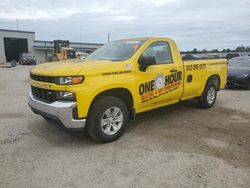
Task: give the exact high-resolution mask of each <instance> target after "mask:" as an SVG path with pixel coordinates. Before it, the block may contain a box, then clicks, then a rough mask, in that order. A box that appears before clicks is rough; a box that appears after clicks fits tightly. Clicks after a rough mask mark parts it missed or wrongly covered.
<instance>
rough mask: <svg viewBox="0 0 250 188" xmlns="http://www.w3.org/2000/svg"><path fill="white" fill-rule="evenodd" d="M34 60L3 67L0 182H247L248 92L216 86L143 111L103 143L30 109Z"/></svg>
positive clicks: (237, 184) (44, 184) (22, 184)
mask: <svg viewBox="0 0 250 188" xmlns="http://www.w3.org/2000/svg"><path fill="white" fill-rule="evenodd" d="M30 68H31V67H29V66H18V67H16V68H12V69H6V68H0V88H1V89H0V97H1V98H0V107H1V108H0V187H1V188H2V187H3V188H8V187H11V188H12V187H19V188H20V187H24V188H27V187H60V188H61V187H126V188H127V187H174V188H176V187H216V188H218V187H227V188H231V187H232V188H235V187H246V188H249V185H250V91H245V90H224V91H221V92H219V94H218V99H217V103H216V105H215V107H213V108H212V109H209V110H202V109H199V108H197V107H196V105H195V102H194V101H186V102H183V103H181V104H177V105H173V106H170V107H165V108H161V109H158V110H154V111H150V112H146V113H143V114H140V115H138V116H137V119H136V121H133V122H130V124H129V126H128V128H127V130H126V132H125V134H124V135H123V136H122V137H121V139H119V140H117V141H116V142H113V143H110V144H99V143H96V142H95V141H93V140H92V139H91V138H90V137H89V136H88V135H87V134H86V133H85V132H69V131H66V130H64V129H62V128H61V127H60V126H58V125H56V124H51V123H48V122H46V121H45V120H44V119H43V118H41V117H40V116H38V115H35V114H33V113H32V112H31V111H30V109H29V107H28V105H27V92H28V91H29V81H28V75H29V74H28V70H29V69H30Z"/></svg>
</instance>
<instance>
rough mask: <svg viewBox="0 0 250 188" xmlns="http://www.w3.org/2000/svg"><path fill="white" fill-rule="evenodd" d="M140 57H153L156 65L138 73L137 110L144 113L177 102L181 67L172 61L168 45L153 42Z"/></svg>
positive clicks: (179, 94)
mask: <svg viewBox="0 0 250 188" xmlns="http://www.w3.org/2000/svg"><path fill="white" fill-rule="evenodd" d="M141 57H154V58H155V63H156V64H155V65H151V66H149V67H147V68H146V70H140V71H139V73H138V83H137V88H138V95H139V104H138V106H139V109H138V110H139V111H146V110H150V109H152V108H156V107H160V106H164V105H167V104H172V103H175V102H178V101H179V99H180V97H181V95H182V92H183V86H182V77H183V66H182V65H181V64H178V63H175V62H174V61H173V57H172V53H171V49H170V46H169V43H168V42H167V41H156V42H153V43H151V44H150V45H149V46H148V47H147V48H146V49H145V50H144V52H143V53H142V54H141ZM141 57H140V58H141ZM140 58H139V59H140ZM139 63H140V62H139Z"/></svg>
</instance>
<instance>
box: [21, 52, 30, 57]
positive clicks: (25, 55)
mask: <svg viewBox="0 0 250 188" xmlns="http://www.w3.org/2000/svg"><path fill="white" fill-rule="evenodd" d="M22 56H23V57H32V54H29V53H23V54H22Z"/></svg>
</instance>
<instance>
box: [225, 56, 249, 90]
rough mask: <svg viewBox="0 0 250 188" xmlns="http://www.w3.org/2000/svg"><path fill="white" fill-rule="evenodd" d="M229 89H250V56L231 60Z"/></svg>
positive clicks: (229, 64) (229, 63) (229, 65)
mask: <svg viewBox="0 0 250 188" xmlns="http://www.w3.org/2000/svg"><path fill="white" fill-rule="evenodd" d="M227 87H228V88H230V87H244V88H247V89H250V58H249V57H248V56H245V57H235V58H233V59H230V60H229V62H228V80H227Z"/></svg>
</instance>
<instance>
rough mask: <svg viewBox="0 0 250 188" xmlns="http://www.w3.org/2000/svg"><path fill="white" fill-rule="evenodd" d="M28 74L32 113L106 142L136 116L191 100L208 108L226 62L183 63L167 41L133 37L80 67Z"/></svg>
mask: <svg viewBox="0 0 250 188" xmlns="http://www.w3.org/2000/svg"><path fill="white" fill-rule="evenodd" d="M30 75H31V76H30V77H31V88H32V91H31V92H30V93H29V105H30V107H31V109H32V111H34V112H35V113H37V114H40V115H42V116H43V117H44V118H53V119H56V120H58V121H59V122H60V123H62V124H63V125H64V126H65V127H67V128H84V127H85V128H86V129H87V131H88V133H89V134H90V135H91V137H92V138H94V139H95V140H98V141H101V142H111V141H114V140H116V139H118V138H119V137H120V136H121V135H122V134H123V132H124V131H125V128H126V125H127V123H128V120H129V119H135V116H136V114H138V113H142V112H145V111H148V110H152V109H156V108H159V107H162V106H167V105H170V104H174V103H178V102H180V101H183V100H187V99H192V98H195V99H197V102H198V104H199V105H200V106H201V107H203V108H210V107H212V106H213V105H214V103H215V100H216V94H217V91H219V90H220V89H223V88H224V83H225V81H226V78H227V61H226V60H225V59H215V60H195V61H187V62H185V61H182V58H181V55H180V52H179V50H178V48H177V46H176V43H175V42H174V41H173V40H172V39H169V38H134V39H124V40H119V41H114V42H111V43H108V44H106V45H104V46H102V47H101V48H99V49H98V50H96V51H95V52H93V53H92V54H90V55H89V56H88V57H87V58H86V59H85V60H84V61H82V62H81V63H79V62H78V63H75V64H74V63H72V62H71V63H67V62H63V63H48V64H43V65H39V66H36V67H34V68H33V69H32V70H31V73H30Z"/></svg>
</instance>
